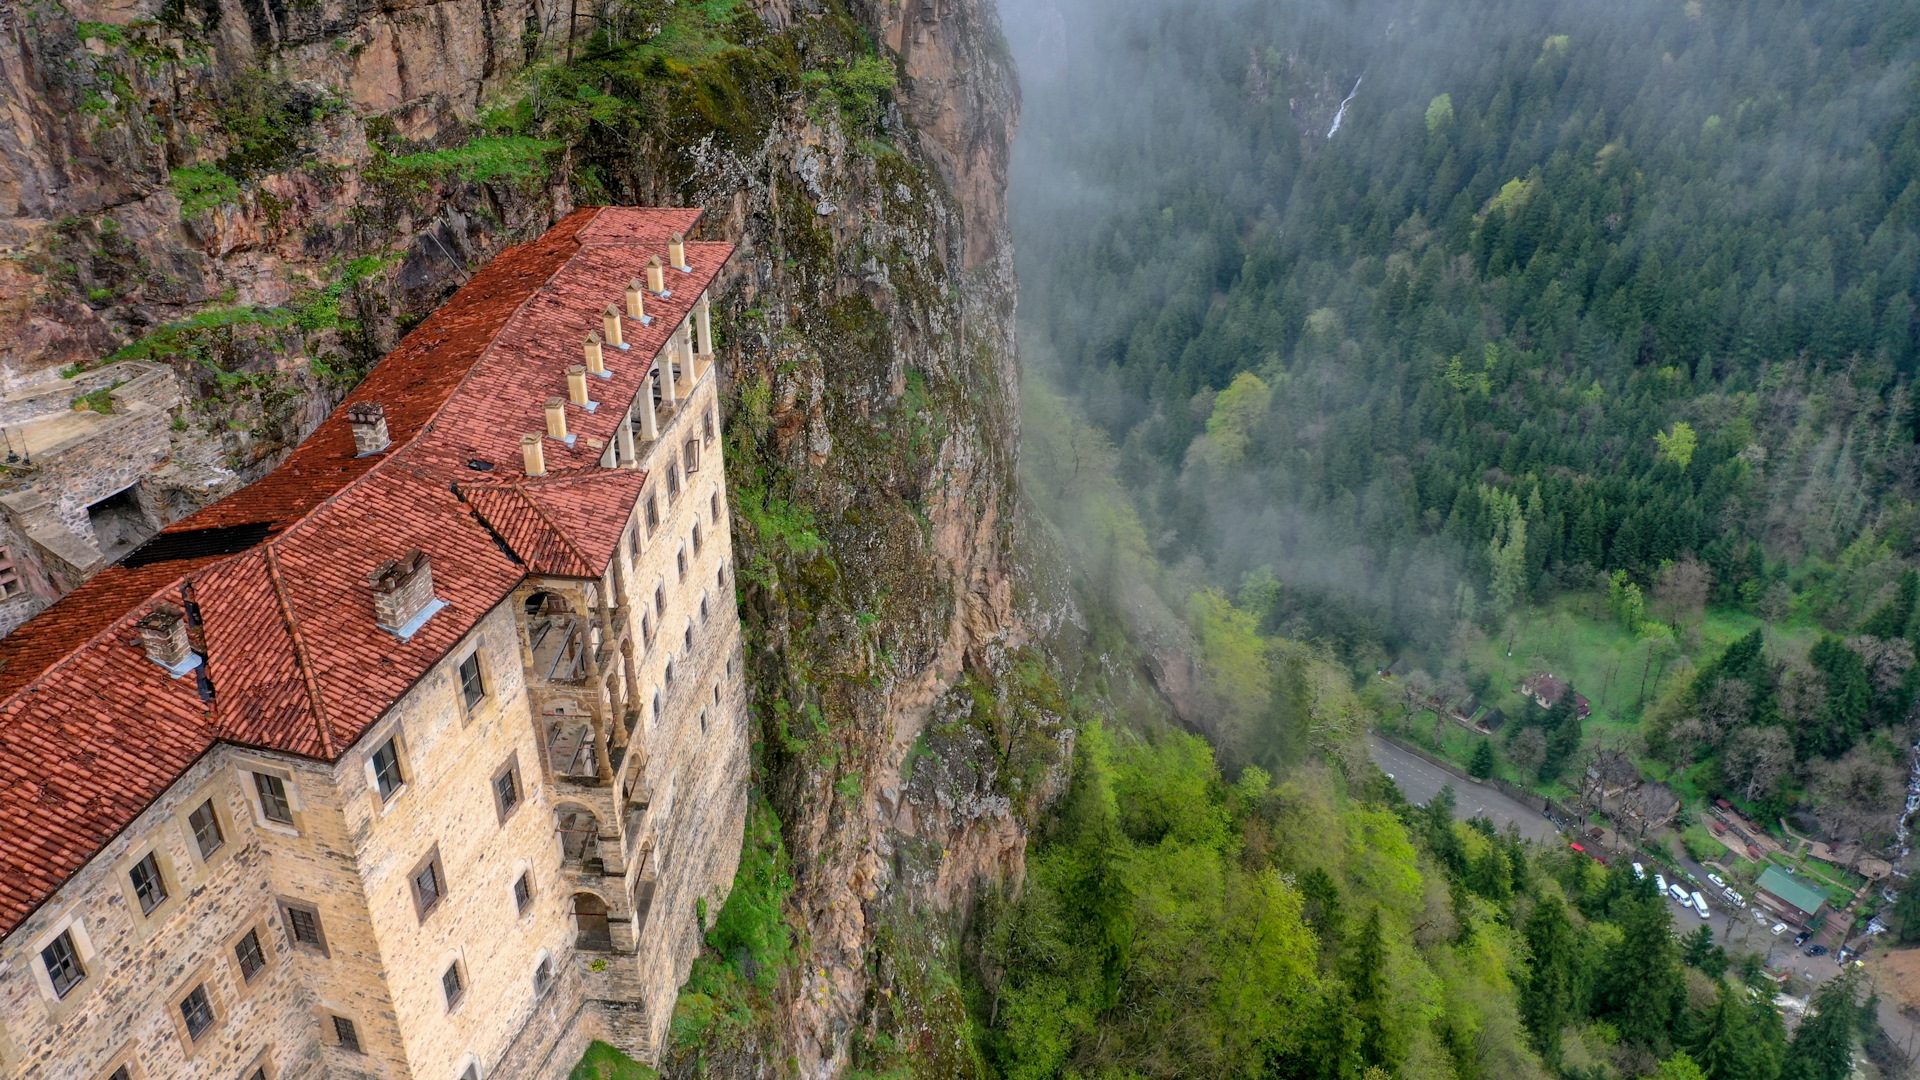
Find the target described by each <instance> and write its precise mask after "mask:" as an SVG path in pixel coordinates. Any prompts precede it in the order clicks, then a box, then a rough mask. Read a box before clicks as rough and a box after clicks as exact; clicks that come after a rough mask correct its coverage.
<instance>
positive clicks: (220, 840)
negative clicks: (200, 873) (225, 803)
mask: <svg viewBox="0 0 1920 1080" xmlns="http://www.w3.org/2000/svg"><path fill="white" fill-rule="evenodd" d="M203 810H204V811H206V814H207V818H208V824H209V825H211V826H212V827H213V841H214V843H213V847H212V849H211V850H209V849H208V848H207V846H206V842H205V838H204V837H203V836H202V835H201V827H200V826H199V825H196V824H194V820H193V819H194V818H196V817H198V816H200V812H201V811H203ZM184 820H185V822H186V825H187V838H188V839H189V840H192V841H193V851H194V854H195V855H198V856H199V857H200V861H201V863H203V864H204V863H207V862H209V861H210V860H212V858H213V857H214V856H215V855H218V854H219V853H221V852H222V851H225V850H226V849H227V829H226V826H225V825H223V824H221V822H220V807H219V805H218V803H217V802H216V800H215V797H214V796H212V795H208V796H207V797H206V798H204V799H202V800H200V804H199V805H198V806H195V807H194V808H193V809H192V810H189V811H188V812H187V816H186V818H185V819H184Z"/></svg>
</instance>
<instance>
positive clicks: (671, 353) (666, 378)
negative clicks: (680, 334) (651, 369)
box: [660, 338, 680, 406]
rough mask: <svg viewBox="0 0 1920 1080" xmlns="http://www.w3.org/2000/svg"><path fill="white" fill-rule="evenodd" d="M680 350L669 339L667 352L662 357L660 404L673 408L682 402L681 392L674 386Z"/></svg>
mask: <svg viewBox="0 0 1920 1080" xmlns="http://www.w3.org/2000/svg"><path fill="white" fill-rule="evenodd" d="M679 352H680V350H679V348H678V347H677V343H676V342H675V341H674V340H673V339H672V338H668V339H667V350H666V352H664V353H662V354H661V355H660V402H661V404H663V405H668V406H671V405H673V404H674V403H675V402H677V401H679V400H680V391H679V390H678V389H677V388H676V387H675V386H674V385H673V361H674V358H675V357H676V356H677V355H678V354H679Z"/></svg>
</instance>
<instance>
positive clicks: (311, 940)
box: [280, 903, 327, 952]
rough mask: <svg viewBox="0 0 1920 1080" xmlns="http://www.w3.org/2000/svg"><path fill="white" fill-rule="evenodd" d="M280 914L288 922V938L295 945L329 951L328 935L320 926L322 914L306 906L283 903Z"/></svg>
mask: <svg viewBox="0 0 1920 1080" xmlns="http://www.w3.org/2000/svg"><path fill="white" fill-rule="evenodd" d="M280 914H281V915H282V916H283V917H284V918H285V919H286V920H287V936H288V937H291V938H292V939H293V943H294V944H295V945H305V946H307V947H309V948H313V949H319V950H320V951H321V952H326V951H327V934H326V929H325V927H323V926H321V925H320V912H319V910H318V909H317V908H312V907H308V906H307V905H305V904H289V903H282V904H281V905H280Z"/></svg>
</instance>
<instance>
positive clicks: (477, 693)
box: [453, 646, 493, 716]
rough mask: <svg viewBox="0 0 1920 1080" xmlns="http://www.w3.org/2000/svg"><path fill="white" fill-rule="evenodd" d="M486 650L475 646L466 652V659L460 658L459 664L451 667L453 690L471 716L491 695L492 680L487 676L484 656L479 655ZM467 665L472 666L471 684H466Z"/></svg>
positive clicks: (467, 681)
mask: <svg viewBox="0 0 1920 1080" xmlns="http://www.w3.org/2000/svg"><path fill="white" fill-rule="evenodd" d="M486 651H487V650H486V649H484V648H481V647H479V646H475V648H474V650H473V651H472V652H470V653H468V654H467V656H466V659H464V660H461V661H460V663H459V665H458V666H456V667H455V668H454V669H453V684H454V691H455V693H457V694H458V695H459V697H460V707H461V709H463V710H465V712H466V714H467V715H468V716H472V715H473V714H474V713H476V712H478V711H479V710H480V706H482V705H485V704H486V703H487V699H488V698H489V697H491V696H493V690H492V686H493V680H491V679H489V678H488V677H487V676H488V671H487V662H486V658H485V657H483V656H482V655H481V654H482V653H484V652H486ZM468 665H472V666H473V678H472V680H471V682H472V685H471V686H469V685H468V683H469V680H468V678H467V666H468Z"/></svg>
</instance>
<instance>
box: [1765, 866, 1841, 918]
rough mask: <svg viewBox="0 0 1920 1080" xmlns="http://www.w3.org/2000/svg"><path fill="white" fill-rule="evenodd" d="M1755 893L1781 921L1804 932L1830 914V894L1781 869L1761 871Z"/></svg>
mask: <svg viewBox="0 0 1920 1080" xmlns="http://www.w3.org/2000/svg"><path fill="white" fill-rule="evenodd" d="M1753 891H1754V899H1756V900H1758V901H1759V902H1760V903H1761V904H1762V905H1764V906H1765V907H1766V908H1767V909H1769V910H1770V911H1772V912H1773V913H1774V914H1775V915H1778V916H1779V917H1780V921H1782V922H1785V923H1790V924H1792V925H1794V926H1797V927H1799V928H1801V929H1803V930H1804V929H1806V928H1807V927H1808V926H1809V925H1811V924H1813V923H1815V922H1817V921H1819V919H1820V916H1821V915H1823V914H1825V913H1826V909H1827V894H1826V893H1824V892H1822V891H1821V890H1820V889H1818V888H1817V887H1815V886H1814V885H1813V884H1812V883H1810V882H1806V881H1802V880H1800V879H1799V878H1796V877H1794V876H1793V875H1792V874H1789V873H1787V872H1786V871H1785V870H1782V869H1780V868H1779V867H1777V866H1769V867H1767V868H1766V869H1765V870H1764V871H1761V874H1760V880H1759V881H1758V882H1755V884H1754V890H1753Z"/></svg>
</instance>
